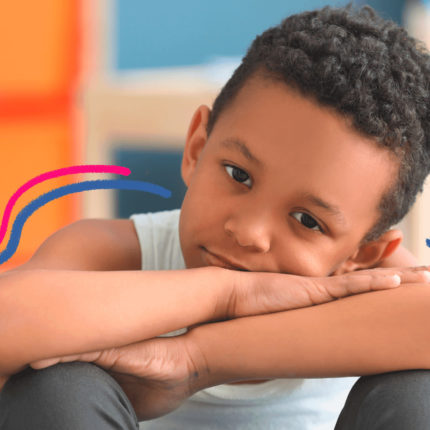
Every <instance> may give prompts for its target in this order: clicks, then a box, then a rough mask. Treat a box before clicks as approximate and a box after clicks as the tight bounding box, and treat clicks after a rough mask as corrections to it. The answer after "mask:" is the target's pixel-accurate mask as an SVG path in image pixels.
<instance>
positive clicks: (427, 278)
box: [423, 270, 430, 282]
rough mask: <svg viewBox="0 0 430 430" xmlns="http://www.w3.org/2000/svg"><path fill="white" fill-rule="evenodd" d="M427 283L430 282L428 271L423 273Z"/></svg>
mask: <svg viewBox="0 0 430 430" xmlns="http://www.w3.org/2000/svg"><path fill="white" fill-rule="evenodd" d="M423 274H424V277H425V280H426V282H430V272H429V271H428V270H424V271H423Z"/></svg>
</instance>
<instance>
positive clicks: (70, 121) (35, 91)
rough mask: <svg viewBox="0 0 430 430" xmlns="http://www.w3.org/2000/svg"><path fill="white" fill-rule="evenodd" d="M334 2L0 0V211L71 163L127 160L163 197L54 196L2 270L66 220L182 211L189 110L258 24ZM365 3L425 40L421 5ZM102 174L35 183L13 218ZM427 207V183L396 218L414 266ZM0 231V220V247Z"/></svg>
mask: <svg viewBox="0 0 430 430" xmlns="http://www.w3.org/2000/svg"><path fill="white" fill-rule="evenodd" d="M346 3H347V2H346V1H327V0H325V1H322V0H300V1H295V0H289V1H286V0H265V1H262V0H218V1H217V2H208V1H201V0H180V1H177V0H158V1H156V2H155V1H145V0H92V1H84V0H61V1H58V0H38V1H37V2H31V1H28V0H26V1H24V0H14V1H8V0H0V52H1V55H0V147H1V150H2V151H1V155H0V213H1V215H3V211H4V208H5V207H6V204H7V202H8V200H9V198H10V197H11V196H12V195H13V193H14V192H15V191H16V190H17V189H18V188H19V187H20V186H21V185H23V184H24V183H25V182H26V181H28V180H30V179H31V178H33V177H35V176H37V175H40V174H42V173H44V172H47V171H49V170H54V169H59V168H62V167H68V166H72V165H78V164H117V165H121V166H126V167H129V168H130V169H131V171H132V174H131V175H130V176H129V177H127V179H136V180H143V181H148V182H152V183H156V184H159V185H163V186H165V187H166V188H168V189H170V190H171V191H172V193H173V196H172V198H170V199H168V200H165V199H162V198H161V197H156V196H152V195H150V194H147V193H142V192H138V191H117V190H106V191H102V190H93V191H87V192H83V193H78V194H74V195H69V196H65V197H62V198H61V199H58V200H54V201H52V202H50V203H48V204H46V205H45V206H43V207H42V208H40V209H39V210H38V211H36V212H35V213H34V214H33V215H32V216H31V217H30V218H29V219H28V221H27V222H26V224H25V226H24V229H23V231H22V235H21V240H20V244H19V247H18V250H17V252H16V253H15V255H14V256H13V257H12V259H10V260H9V261H8V262H7V263H5V264H3V265H2V266H0V271H3V270H6V269H9V268H11V267H13V266H16V265H18V264H21V263H23V262H25V261H26V260H28V259H29V258H30V257H31V255H32V254H33V253H34V251H35V250H36V249H37V248H38V247H39V246H40V244H41V243H42V242H43V241H44V240H45V239H46V238H47V237H48V236H49V235H51V234H52V233H53V232H55V231H56V230H58V229H59V228H61V227H63V226H65V225H67V224H69V223H71V222H73V221H75V220H77V219H80V218H84V217H91V218H113V217H120V218H126V217H128V216H130V215H131V214H132V213H137V212H147V211H154V210H163V209H170V208H176V207H180V205H181V201H182V198H183V195H184V192H185V188H184V185H183V183H182V180H181V179H180V172H179V166H180V161H181V150H182V147H183V144H184V138H185V134H186V131H187V127H188V122H189V120H190V118H191V116H192V114H193V112H194V110H195V108H196V107H197V106H198V105H199V104H202V103H204V104H209V105H210V104H211V103H212V101H213V99H214V98H215V96H216V94H217V93H218V91H219V90H220V88H221V87H222V85H223V84H224V83H225V81H226V80H227V79H228V77H229V76H230V75H231V73H232V71H233V70H234V68H235V67H236V66H237V65H238V64H239V62H240V59H241V57H242V56H243V55H244V53H245V51H246V49H247V47H248V46H249V44H250V43H251V42H252V40H253V38H254V37H255V36H256V35H257V34H258V33H260V32H262V31H263V30H265V29H266V28H268V27H269V26H272V25H276V24H278V23H279V22H280V21H281V19H282V18H284V17H285V16H287V15H289V14H292V13H296V12H299V11H303V10H309V9H314V8H319V7H323V6H325V5H333V6H341V5H345V4H346ZM352 3H354V4H356V5H362V4H365V2H362V1H359V0H356V1H354V2H352ZM366 4H369V5H371V6H372V7H374V8H375V9H376V10H377V11H378V12H379V13H380V14H381V15H382V16H384V17H385V18H390V19H392V20H394V21H396V22H398V23H399V24H401V25H403V26H405V27H407V28H408V30H409V31H410V32H411V33H412V34H414V35H415V36H416V37H418V38H420V39H421V40H423V41H425V42H426V43H430V0H429V1H427V0H426V1H425V0H421V1H419V0H414V1H413V0H409V1H406V0H374V1H372V0H369V1H368V2H367V3H366ZM111 177H112V178H114V177H113V176H111ZM107 178H109V175H107V174H103V175H97V174H94V173H93V174H87V175H80V176H79V175H69V176H64V177H62V178H56V179H50V180H48V181H46V182H44V183H41V184H38V185H36V186H35V187H34V188H32V189H31V190H29V191H27V192H26V193H25V194H24V195H23V196H22V197H20V199H19V200H18V202H17V204H16V205H15V207H14V210H13V212H12V217H11V220H12V221H13V219H14V218H15V217H16V215H17V214H18V213H19V211H20V210H21V209H22V208H23V207H24V206H25V205H26V204H28V203H29V202H30V201H31V200H32V199H34V198H35V197H37V196H39V195H41V194H42V193H45V192H47V191H49V190H52V189H54V188H57V187H59V186H61V185H66V184H70V183H74V182H78V181H82V180H91V179H107ZM115 179H121V177H119V176H116V177H115ZM429 214H430V192H428V191H427V192H425V193H424V195H423V196H422V197H421V198H420V199H419V201H418V202H417V204H416V206H415V208H414V210H413V211H412V213H411V214H410V215H409V216H408V218H407V219H406V220H405V221H404V222H402V224H401V228H402V229H403V231H404V233H405V236H406V242H405V243H406V245H407V247H408V248H409V249H410V250H411V251H413V252H414V253H415V254H416V255H417V256H418V257H419V258H420V260H421V261H422V263H424V262H427V263H429V257H430V252H429V249H428V248H426V246H425V238H426V237H429V236H430V234H429V228H428V224H427V225H426V223H427V219H428V215H429ZM10 230H11V228H10V222H9V227H8V231H7V234H6V236H5V238H4V240H3V242H2V244H1V248H0V249H1V250H3V249H4V248H5V246H6V243H7V241H8V238H9V233H10Z"/></svg>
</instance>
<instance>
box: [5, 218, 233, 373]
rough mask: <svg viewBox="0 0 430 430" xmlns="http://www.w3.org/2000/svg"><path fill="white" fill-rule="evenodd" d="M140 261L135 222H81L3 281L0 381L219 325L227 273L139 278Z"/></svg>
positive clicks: (145, 274) (207, 270)
mask: <svg viewBox="0 0 430 430" xmlns="http://www.w3.org/2000/svg"><path fill="white" fill-rule="evenodd" d="M140 258H141V256H140V248H139V244H138V240H137V236H136V233H135V230H134V226H133V223H132V221H129V220H84V221H78V222H76V223H74V224H71V225H70V226H67V227H65V228H64V229H62V230H59V231H58V232H56V233H55V234H54V235H52V236H51V237H50V238H48V239H47V240H46V241H45V242H44V244H43V245H42V246H41V247H40V248H39V250H38V251H37V252H36V253H35V255H34V256H33V257H32V259H31V260H30V261H29V262H28V263H26V264H24V265H22V266H20V267H18V268H16V269H14V270H11V271H9V272H5V273H2V274H0V339H1V341H0V375H9V374H12V373H16V372H18V371H20V370H21V369H22V368H23V367H24V366H25V365H27V364H28V363H30V362H32V361H34V360H37V359H40V358H47V357H52V356H56V355H59V354H60V355H61V354H69V353H77V352H83V351H91V350H94V349H99V348H102V349H103V348H109V347H112V346H120V345H124V344H127V343H130V342H134V341H137V340H140V339H145V338H148V337H153V336H157V335H160V334H163V333H167V332H169V331H171V330H174V329H178V328H182V327H187V326H189V325H192V324H195V323H198V322H203V321H207V320H209V319H213V318H216V317H217V312H218V311H221V306H220V308H219V309H218V308H217V305H218V304H220V303H219V299H220V298H221V297H229V294H228V292H225V290H224V289H225V288H231V285H230V284H231V282H230V281H231V279H230V278H228V279H227V277H226V274H228V273H227V272H228V271H225V270H222V269H217V268H205V269H197V270H194V271H176V272H175V271H166V272H142V271H140V270H139V269H140V267H141V262H140ZM214 270H216V271H217V276H214V275H213V272H214ZM219 271H222V274H221V275H220V274H218V272H219ZM160 315H163V317H162V318H160Z"/></svg>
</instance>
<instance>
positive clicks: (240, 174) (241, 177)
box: [224, 164, 252, 187]
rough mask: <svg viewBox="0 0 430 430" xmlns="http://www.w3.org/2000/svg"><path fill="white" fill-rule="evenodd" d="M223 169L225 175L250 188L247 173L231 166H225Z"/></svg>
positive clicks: (249, 179)
mask: <svg viewBox="0 0 430 430" xmlns="http://www.w3.org/2000/svg"><path fill="white" fill-rule="evenodd" d="M224 167H225V170H227V173H228V174H229V175H230V176H231V177H232V178H233V179H234V180H235V181H236V182H240V183H241V184H245V185H246V186H247V187H250V186H251V185H252V184H251V178H250V177H249V175H248V173H246V172H245V170H242V169H239V167H236V166H231V165H230V164H225V165H224Z"/></svg>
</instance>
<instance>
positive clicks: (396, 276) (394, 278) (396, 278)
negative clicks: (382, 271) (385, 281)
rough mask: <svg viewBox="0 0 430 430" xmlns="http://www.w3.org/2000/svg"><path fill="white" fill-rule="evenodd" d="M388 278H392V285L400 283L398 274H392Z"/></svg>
mask: <svg viewBox="0 0 430 430" xmlns="http://www.w3.org/2000/svg"><path fill="white" fill-rule="evenodd" d="M390 278H391V279H392V280H393V283H394V285H400V283H401V279H400V276H399V275H392V276H390Z"/></svg>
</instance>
